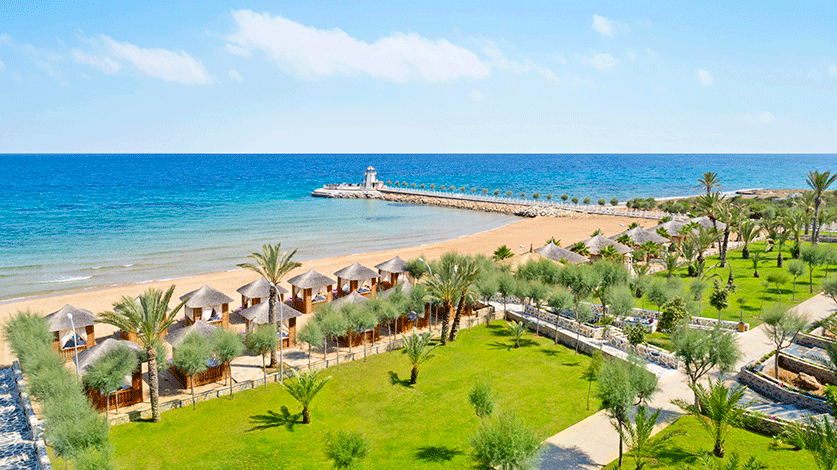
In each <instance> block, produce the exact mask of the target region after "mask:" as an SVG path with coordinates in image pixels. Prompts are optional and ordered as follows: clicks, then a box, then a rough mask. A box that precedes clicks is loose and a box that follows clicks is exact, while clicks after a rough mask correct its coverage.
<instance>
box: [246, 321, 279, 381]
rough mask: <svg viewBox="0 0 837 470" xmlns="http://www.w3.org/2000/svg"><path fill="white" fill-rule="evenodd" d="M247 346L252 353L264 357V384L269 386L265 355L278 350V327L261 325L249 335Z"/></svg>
mask: <svg viewBox="0 0 837 470" xmlns="http://www.w3.org/2000/svg"><path fill="white" fill-rule="evenodd" d="M246 344H247V349H249V350H250V352H251V353H254V354H258V355H260V356H261V357H262V375H264V383H265V384H267V367H266V364H265V361H264V355H265V354H267V353H269V352H270V351H272V350H273V349H275V348H276V327H275V326H274V325H271V324H264V325H259V326H258V328H256V330H255V331H253V332H251V333H249V334H247V339H246Z"/></svg>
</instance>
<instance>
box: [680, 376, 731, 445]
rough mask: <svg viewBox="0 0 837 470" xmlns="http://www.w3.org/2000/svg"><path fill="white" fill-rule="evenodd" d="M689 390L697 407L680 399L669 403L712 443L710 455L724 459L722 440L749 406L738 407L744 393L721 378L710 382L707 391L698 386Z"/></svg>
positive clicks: (695, 385) (693, 386) (705, 388)
mask: <svg viewBox="0 0 837 470" xmlns="http://www.w3.org/2000/svg"><path fill="white" fill-rule="evenodd" d="M690 388H691V389H692V391H693V392H694V393H695V396H696V397H697V402H698V405H697V406H696V405H694V404H692V403H688V402H686V401H684V400H682V399H677V400H672V403H673V404H675V405H677V406H679V407H680V408H682V409H683V411H685V412H686V413H688V414H689V415H690V416H693V417H695V418H696V419H697V420H698V423H700V425H701V426H702V427H703V428H704V429H705V430H706V431H707V432H708V433H709V434H710V436H711V437H712V439H713V441H714V448H713V449H712V452H713V453H714V454H715V455H716V456H718V457H723V456H724V452H725V451H724V440H725V439H726V437H727V434H729V432H730V431H731V430H732V427H733V426H735V425H736V424H738V423H739V422H741V417H742V416H743V415H744V411H745V409H746V408H747V406H748V405H746V404H745V405H744V406H740V405H739V402H740V401H741V399H742V398H743V397H744V392H745V389H744V387H742V386H741V385H738V384H736V385H733V386H731V387H729V386H728V385H727V384H726V383H725V381H724V380H723V378H720V377H719V378H718V380H716V381H714V382H713V381H712V379H711V378H710V379H709V387H708V388H707V387H704V386H703V385H701V384H694V385H690Z"/></svg>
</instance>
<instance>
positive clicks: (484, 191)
mask: <svg viewBox="0 0 837 470" xmlns="http://www.w3.org/2000/svg"><path fill="white" fill-rule="evenodd" d="M387 185H392V186H396V187H399V186H400V187H402V188H413V189H416V188H418V189H425V188H428V189H438V190H439V191H445V190H448V191H457V190H459V191H460V192H463V193H467V192H470V193H471V194H476V192H477V191H479V192H481V193H482V194H484V195H488V194H489V193H491V194H493V195H495V196H499V195H501V194H505V195H506V197H511V195H512V194H514V192H513V191H505V193H504V192H503V191H501V190H499V189H495V190H494V191H491V190H489V189H486V188H483V189H477V188H466V187H465V186H459V187H456V186H454V185H450V186H446V185H444V184H440V185H438V186H437V185H436V184H435V183H431V184H429V185H427V184H424V183H422V184H416V183H408V182H406V181H395V182H393V181H387ZM520 197H526V192H525V191H524V192H521V193H520ZM540 198H541V193H538V192H534V193H532V199H534V200H538V199H540ZM545 198H546V200H547V201H551V200H552V194H547V195H546V197H545ZM561 200H562V201H564V202H567V201H572V203H573V204H578V203H579V202H582V203H584V204H590V203H591V202H592V200H591V199H590V198H589V197H585V198H583V199H580V198H579V197H578V196H572V197H571V196H570V195H568V194H566V193H564V194H562V195H561ZM597 203H598V205H600V206H604V205H605V204H606V201H605V199H603V198H602V199H599V200H598V201H597ZM618 204H619V199H617V198H615V197H614V198H611V199H610V205H612V206H616V205H618Z"/></svg>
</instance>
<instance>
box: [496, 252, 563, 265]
mask: <svg viewBox="0 0 837 470" xmlns="http://www.w3.org/2000/svg"><path fill="white" fill-rule="evenodd" d="M541 260H547V261H549V262H550V263H555V264H557V265H558V266H563V263H561V262H559V261H555V260H554V259H552V258H547V257H546V256H543V255H541V254H539V253H537V252H535V251H534V250H533V251H527V252H526V253H522V254H519V255H514V256H512V257H511V258H506V259H504V260H502V261H499V262H498V264H501V265H503V266H509V267H511V268H512V269H515V268H517V267H519V266H522V265H524V264H526V263H529V262H531V261H534V262H539V261H541Z"/></svg>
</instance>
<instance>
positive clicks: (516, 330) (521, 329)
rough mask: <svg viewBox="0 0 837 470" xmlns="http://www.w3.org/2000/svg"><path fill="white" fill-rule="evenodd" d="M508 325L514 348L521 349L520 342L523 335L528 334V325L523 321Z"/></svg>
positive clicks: (507, 323)
mask: <svg viewBox="0 0 837 470" xmlns="http://www.w3.org/2000/svg"><path fill="white" fill-rule="evenodd" d="M506 325H508V330H509V333H511V335H512V339H513V340H514V347H515V348H519V347H520V340H521V339H523V334H524V333H526V325H524V324H523V322H522V321H519V322H517V321H513V322H511V323H509V322H506Z"/></svg>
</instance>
